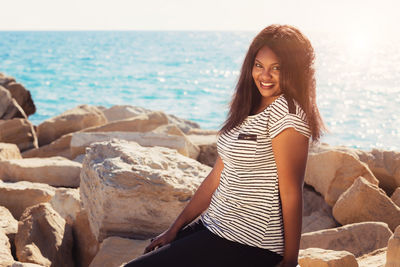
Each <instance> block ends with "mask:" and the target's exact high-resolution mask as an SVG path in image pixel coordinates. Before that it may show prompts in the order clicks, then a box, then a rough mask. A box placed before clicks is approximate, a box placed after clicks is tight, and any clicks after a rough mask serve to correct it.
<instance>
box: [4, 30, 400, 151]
mask: <svg viewBox="0 0 400 267" xmlns="http://www.w3.org/2000/svg"><path fill="white" fill-rule="evenodd" d="M255 34H256V33H255V32H182V31H177V32H173V31H166V32H157V31H76V32H45V31H42V32H0V72H2V73H5V74H6V75H10V76H13V77H15V78H16V80H17V81H18V82H20V83H22V84H23V85H24V86H25V87H26V88H27V89H28V90H30V92H31V94H32V96H33V100H34V102H35V104H36V107H37V112H36V114H34V115H31V116H30V120H31V121H32V122H33V123H34V124H36V125H38V124H40V123H41V122H42V121H43V120H45V119H47V118H50V117H53V116H56V115H58V114H60V113H62V112H64V111H65V110H67V109H70V108H73V107H75V106H77V105H79V104H91V105H102V106H105V107H111V106H113V105H134V106H142V107H146V108H149V109H154V110H163V111H165V112H166V113H169V114H175V115H177V116H179V117H182V118H186V119H190V120H193V121H196V122H198V123H199V124H200V126H201V127H202V128H205V129H218V128H219V127H220V125H221V124H222V123H223V121H224V120H225V118H226V114H227V111H228V104H229V101H230V99H231V96H232V92H233V89H234V87H235V83H236V81H237V78H238V75H239V69H240V66H241V64H242V61H243V58H244V55H245V53H246V51H247V48H248V46H249V44H250V42H251V40H252V38H253V37H254V35H255ZM309 37H310V39H311V42H312V43H313V45H314V48H315V51H316V78H317V95H318V106H319V108H320V112H321V114H322V117H323V119H324V121H325V123H326V125H327V127H328V129H329V133H327V134H325V135H324V136H323V138H322V139H321V141H322V142H326V143H329V144H331V145H346V146H350V147H354V148H360V149H364V150H370V149H372V148H381V149H386V150H397V151H399V150H400V142H399V140H400V113H399V106H400V53H399V52H400V51H399V50H400V49H399V47H398V45H396V43H397V44H398V41H396V40H392V39H390V38H387V39H380V40H372V39H371V40H369V39H366V38H365V36H364V37H362V36H361V37H359V38H358V39H357V38H356V39H354V38H353V39H351V38H350V39H346V38H344V39H338V38H336V36H334V35H332V34H329V33H325V34H323V33H319V34H316V33H315V34H311V36H309Z"/></svg>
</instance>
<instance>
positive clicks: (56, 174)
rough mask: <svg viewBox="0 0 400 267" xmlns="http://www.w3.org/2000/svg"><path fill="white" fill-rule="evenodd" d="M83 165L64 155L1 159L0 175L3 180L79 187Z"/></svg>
mask: <svg viewBox="0 0 400 267" xmlns="http://www.w3.org/2000/svg"><path fill="white" fill-rule="evenodd" d="M81 166H82V165H81V164H80V163H78V162H74V161H71V160H68V159H66V158H63V157H52V158H29V159H10V160H3V161H0V177H2V179H3V181H11V182H17V181H30V182H36V183H45V184H49V185H51V186H63V187H79V183H80V178H79V175H80V171H81Z"/></svg>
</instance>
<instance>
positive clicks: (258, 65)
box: [254, 63, 262, 68]
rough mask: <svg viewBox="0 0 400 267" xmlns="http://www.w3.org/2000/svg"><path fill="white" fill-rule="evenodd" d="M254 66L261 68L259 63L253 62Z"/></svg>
mask: <svg viewBox="0 0 400 267" xmlns="http://www.w3.org/2000/svg"><path fill="white" fill-rule="evenodd" d="M254 66H256V67H257V68H262V66H261V64H259V63H255V64H254Z"/></svg>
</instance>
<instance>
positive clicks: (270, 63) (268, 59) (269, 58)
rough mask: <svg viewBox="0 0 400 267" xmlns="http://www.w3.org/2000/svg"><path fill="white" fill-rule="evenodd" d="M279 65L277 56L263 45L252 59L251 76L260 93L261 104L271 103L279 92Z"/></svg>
mask: <svg viewBox="0 0 400 267" xmlns="http://www.w3.org/2000/svg"><path fill="white" fill-rule="evenodd" d="M279 72H280V65H279V60H278V57H277V56H276V55H275V53H274V52H273V51H272V50H271V49H270V48H269V47H268V46H263V47H262V48H261V49H260V50H259V51H258V53H257V55H256V58H255V60H254V65H253V70H252V76H253V79H254V83H255V84H256V85H257V88H258V91H259V92H260V94H261V95H262V101H261V102H262V104H263V105H265V106H267V105H269V104H271V103H272V102H273V101H274V100H275V99H276V98H278V96H279V95H280V94H281V88H280V85H279Z"/></svg>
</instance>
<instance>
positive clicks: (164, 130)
mask: <svg viewBox="0 0 400 267" xmlns="http://www.w3.org/2000/svg"><path fill="white" fill-rule="evenodd" d="M153 132H154V133H161V134H168V135H176V136H181V137H183V138H184V139H185V144H186V150H187V156H188V157H189V158H192V159H196V158H198V157H199V153H200V149H199V147H198V146H197V145H195V144H194V143H193V142H192V140H190V139H189V138H188V137H187V136H186V135H185V134H184V133H183V132H182V130H181V129H180V128H179V127H178V126H177V125H175V124H172V123H170V124H165V125H161V126H159V127H157V128H156V129H154V130H153Z"/></svg>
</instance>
